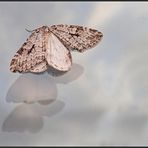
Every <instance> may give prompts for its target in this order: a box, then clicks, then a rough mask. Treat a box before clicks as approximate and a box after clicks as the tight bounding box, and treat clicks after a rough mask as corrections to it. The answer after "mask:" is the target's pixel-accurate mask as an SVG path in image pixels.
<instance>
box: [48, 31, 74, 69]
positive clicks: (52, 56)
mask: <svg viewBox="0 0 148 148" xmlns="http://www.w3.org/2000/svg"><path fill="white" fill-rule="evenodd" d="M46 60H47V62H48V64H49V65H50V66H52V67H53V68H55V69H58V70H60V71H68V70H69V69H70V68H71V65H72V57H71V54H70V51H69V50H68V49H67V48H66V47H65V46H64V45H63V43H61V41H60V40H59V39H58V38H57V37H56V36H55V35H54V34H53V33H50V35H49V38H48V41H47V57H46Z"/></svg>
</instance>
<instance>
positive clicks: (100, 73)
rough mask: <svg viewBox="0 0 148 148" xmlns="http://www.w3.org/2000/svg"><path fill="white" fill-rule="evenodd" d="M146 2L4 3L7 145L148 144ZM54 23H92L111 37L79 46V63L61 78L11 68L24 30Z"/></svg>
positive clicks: (0, 52) (1, 51)
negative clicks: (83, 48) (87, 47)
mask: <svg viewBox="0 0 148 148" xmlns="http://www.w3.org/2000/svg"><path fill="white" fill-rule="evenodd" d="M147 8H148V3H146V2H12V3H11V2H0V18H1V21H0V32H1V35H0V45H1V48H0V59H1V66H0V71H1V74H0V89H1V91H0V118H1V120H0V145H148V142H147V138H148V109H147V106H148V78H147V76H148V68H147V64H148V58H147V57H148V41H147V39H148V28H147V26H148V9H147ZM53 24H74V25H83V26H87V27H90V28H93V29H97V30H99V31H101V32H102V33H103V35H104V37H103V39H102V41H101V42H100V44H99V45H98V46H96V47H95V48H92V49H90V50H88V51H86V52H84V53H77V52H73V53H72V57H73V66H72V69H71V71H69V72H68V73H66V74H63V75H61V76H57V77H53V76H51V75H50V71H47V72H46V73H43V74H39V75H37V74H31V73H28V74H18V73H16V74H15V73H11V72H10V70H9V65H10V61H11V58H12V57H13V55H14V54H15V52H16V51H17V50H18V49H19V48H20V46H21V45H22V44H23V42H24V41H25V40H26V38H27V37H28V36H29V33H28V32H26V31H25V28H26V29H28V30H32V29H35V28H37V27H40V26H43V25H48V26H50V25H53ZM46 100H48V101H46ZM23 101H26V102H31V101H35V103H30V104H26V103H23Z"/></svg>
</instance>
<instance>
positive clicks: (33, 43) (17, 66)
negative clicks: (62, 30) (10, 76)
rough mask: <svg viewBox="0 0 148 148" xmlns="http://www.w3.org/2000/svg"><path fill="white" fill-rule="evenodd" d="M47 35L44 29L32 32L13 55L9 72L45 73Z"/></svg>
mask: <svg viewBox="0 0 148 148" xmlns="http://www.w3.org/2000/svg"><path fill="white" fill-rule="evenodd" d="M48 34H49V32H48V30H47V29H45V27H41V28H38V29H36V30H34V31H33V33H32V34H31V35H30V36H29V37H28V39H27V40H26V42H25V43H24V44H23V45H22V47H21V48H20V49H19V50H18V51H17V53H16V54H15V55H14V57H13V59H12V60H11V63H10V70H11V71H12V72H17V71H18V72H29V71H30V72H43V71H45V70H46V69H47V62H46V59H45V54H46V48H45V44H46V40H47V38H48Z"/></svg>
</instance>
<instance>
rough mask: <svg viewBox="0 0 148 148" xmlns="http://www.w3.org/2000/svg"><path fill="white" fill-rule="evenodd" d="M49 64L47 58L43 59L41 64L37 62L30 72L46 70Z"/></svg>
mask: <svg viewBox="0 0 148 148" xmlns="http://www.w3.org/2000/svg"><path fill="white" fill-rule="evenodd" d="M47 68H48V65H47V62H46V60H44V61H42V62H41V63H40V64H37V65H36V66H34V67H33V68H32V69H30V72H34V73H38V72H44V71H45V70H47Z"/></svg>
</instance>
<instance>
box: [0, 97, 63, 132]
mask: <svg viewBox="0 0 148 148" xmlns="http://www.w3.org/2000/svg"><path fill="white" fill-rule="evenodd" d="M64 106H65V103H64V102H63V101H61V100H57V101H54V102H53V103H51V104H50V105H46V106H45V105H40V104H37V103H34V104H26V103H23V104H21V105H19V106H17V107H16V108H15V109H14V110H13V111H12V112H11V113H10V114H9V115H8V117H7V118H6V119H5V121H4V122H3V125H2V131H4V132H31V133H37V132H39V131H40V130H41V129H42V127H43V117H51V116H53V115H55V114H57V113H58V112H60V111H61V110H62V109H63V108H64Z"/></svg>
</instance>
